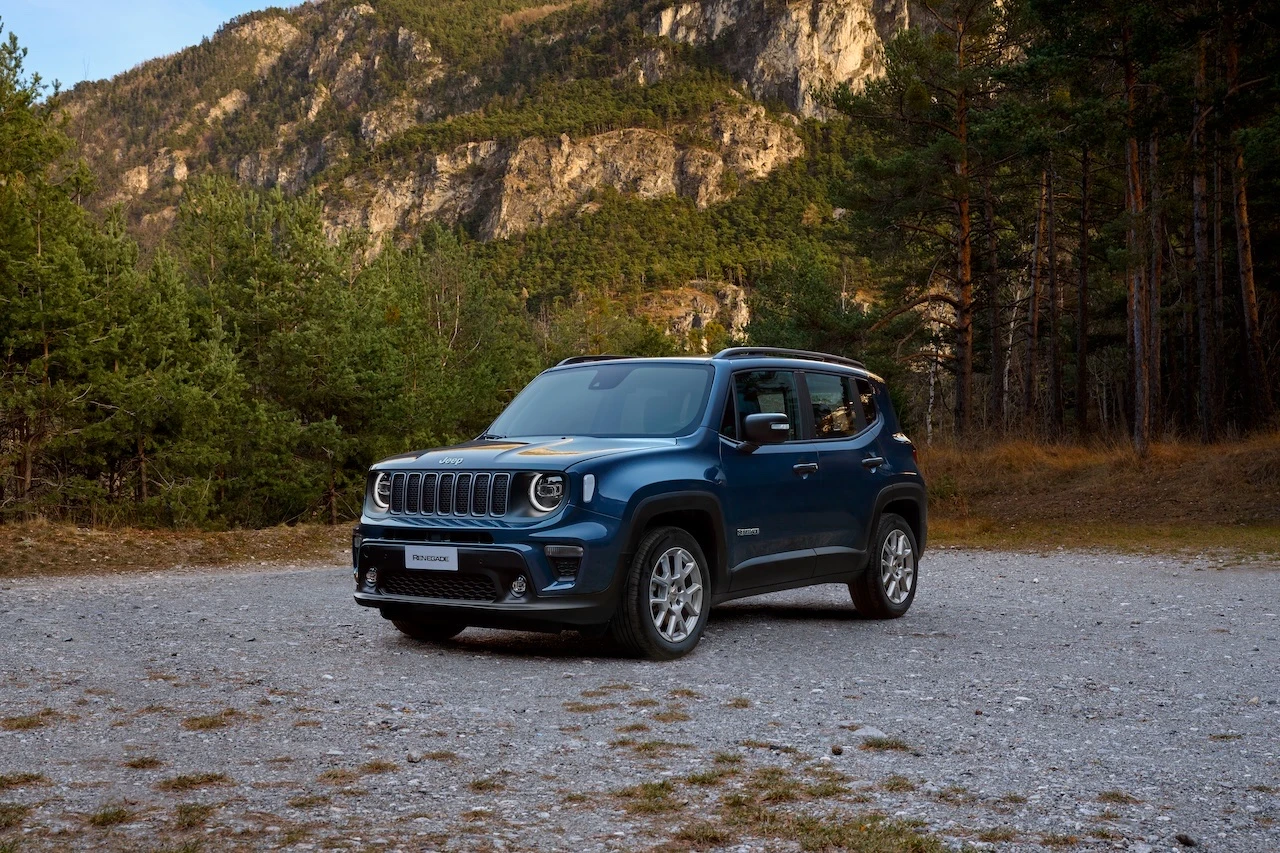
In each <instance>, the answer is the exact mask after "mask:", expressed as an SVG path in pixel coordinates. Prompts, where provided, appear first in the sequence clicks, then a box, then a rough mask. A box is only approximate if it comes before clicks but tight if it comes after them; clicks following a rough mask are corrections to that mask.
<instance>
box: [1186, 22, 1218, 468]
mask: <svg viewBox="0 0 1280 853" xmlns="http://www.w3.org/2000/svg"><path fill="white" fill-rule="evenodd" d="M1207 44H1208V39H1207V38H1206V37H1204V36H1201V37H1200V44H1199V47H1198V50H1197V57H1196V82H1195V98H1194V99H1193V100H1192V102H1191V167H1192V175H1191V218H1192V226H1191V230H1192V242H1193V244H1194V247H1195V275H1196V327H1197V338H1198V340H1199V344H1200V373H1199V382H1198V383H1197V385H1196V409H1197V416H1198V417H1197V422H1198V424H1199V428H1200V440H1201V441H1202V442H1204V443H1206V444H1207V443H1209V442H1211V441H1213V439H1214V437H1215V436H1216V435H1217V432H1218V430H1217V415H1218V406H1217V405H1215V402H1214V401H1215V399H1216V396H1217V395H1216V394H1215V393H1214V383H1215V377H1216V375H1217V366H1218V356H1217V341H1216V340H1215V339H1214V336H1215V330H1216V328H1217V319H1216V318H1215V317H1214V312H1213V299H1212V296H1211V294H1210V292H1209V206H1208V205H1209V201H1208V185H1207V180H1206V176H1205V160H1204V121H1203V120H1202V119H1201V117H1200V113H1201V110H1203V109H1204V97H1205V91H1206V89H1207V83H1206V66H1207V54H1208V49H1207Z"/></svg>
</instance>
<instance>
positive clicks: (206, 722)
mask: <svg viewBox="0 0 1280 853" xmlns="http://www.w3.org/2000/svg"><path fill="white" fill-rule="evenodd" d="M243 716H244V714H242V713H240V712H239V711H237V710H236V709H235V708H227V709H226V710H225V711H219V712H218V713H216V714H206V715H204V716H197V717H187V718H186V719H185V720H183V721H182V727H183V728H184V729H189V730H190V731H193V732H200V731H208V730H210V729H222V728H226V727H227V726H229V725H231V724H232V723H234V722H235V721H236V720H238V719H240V718H241V717H243Z"/></svg>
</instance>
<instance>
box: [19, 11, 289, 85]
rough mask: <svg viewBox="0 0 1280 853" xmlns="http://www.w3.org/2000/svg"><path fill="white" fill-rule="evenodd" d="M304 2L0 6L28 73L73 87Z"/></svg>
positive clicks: (117, 72) (46, 80)
mask: <svg viewBox="0 0 1280 853" xmlns="http://www.w3.org/2000/svg"><path fill="white" fill-rule="evenodd" d="M297 2H299V0H284V2H282V1H281V0H276V2H274V3H270V2H265V0H0V24H3V26H4V35H3V38H4V39H5V41H8V39H9V33H10V32H12V33H16V34H17V36H18V42H19V44H21V45H22V46H23V47H26V48H27V61H26V67H25V70H26V72H27V73H28V74H30V73H32V72H35V73H38V74H39V75H40V76H41V77H42V78H43V79H44V81H45V82H46V83H50V84H52V83H53V81H54V80H58V81H60V82H61V83H62V88H64V89H69V88H71V87H72V86H74V85H75V84H76V83H79V82H80V81H81V80H98V79H101V78H103V77H112V76H114V75H116V74H119V73H120V72H121V71H127V70H129V69H130V68H132V67H133V66H135V65H137V64H138V63H140V62H145V61H146V60H148V59H151V58H153V57H156V56H163V55H165V54H169V53H176V52H177V51H179V50H181V49H182V48H184V47H188V46H190V45H193V44H199V43H200V40H201V39H202V38H204V37H205V36H211V35H213V34H214V32H216V31H217V29H218V27H219V26H220V25H221V24H223V23H225V22H226V21H228V20H230V19H231V18H233V17H235V16H236V15H240V14H243V13H245V12H249V11H252V10H254V9H265V8H266V7H268V6H273V5H274V6H292V5H296V3H297Z"/></svg>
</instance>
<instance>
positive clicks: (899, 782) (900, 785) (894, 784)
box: [880, 773, 916, 794]
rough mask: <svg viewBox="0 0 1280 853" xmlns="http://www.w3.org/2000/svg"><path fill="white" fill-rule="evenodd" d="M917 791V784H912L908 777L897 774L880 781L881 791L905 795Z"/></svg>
mask: <svg viewBox="0 0 1280 853" xmlns="http://www.w3.org/2000/svg"><path fill="white" fill-rule="evenodd" d="M915 789H916V783H915V782H912V781H911V780H910V779H908V778H907V777H906V776H899V775H898V774H896V773H895V774H894V775H892V776H886V777H884V779H882V780H881V781H880V790H882V791H889V792H890V793H894V794H904V793H907V792H908V791H914V790H915Z"/></svg>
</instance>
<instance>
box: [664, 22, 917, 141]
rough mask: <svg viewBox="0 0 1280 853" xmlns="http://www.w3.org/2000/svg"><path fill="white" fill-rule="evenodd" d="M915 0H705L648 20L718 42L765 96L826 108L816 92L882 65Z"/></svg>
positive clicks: (816, 110)
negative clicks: (886, 45) (772, 0)
mask: <svg viewBox="0 0 1280 853" xmlns="http://www.w3.org/2000/svg"><path fill="white" fill-rule="evenodd" d="M910 6H911V4H910V2H909V0H791V2H782V3H776V4H775V3H765V2H760V0H703V2H691V3H680V4H677V5H675V6H670V7H668V8H666V9H664V10H662V11H661V12H659V13H658V14H657V15H656V16H655V17H654V18H653V19H651V20H650V21H649V24H648V27H647V30H648V32H650V33H651V34H653V35H656V36H662V37H665V38H669V39H671V40H673V41H676V42H681V43H683V44H691V45H698V46H708V45H714V46H716V47H717V48H718V53H719V54H720V55H721V56H722V57H723V61H724V62H725V64H726V65H727V66H728V67H729V68H730V70H732V71H733V72H734V73H735V74H738V75H740V76H741V77H742V79H743V80H744V81H745V82H746V84H747V86H748V87H749V88H750V90H751V94H752V95H753V96H754V97H755V98H756V99H757V100H761V101H782V102H783V103H786V104H787V105H788V106H790V107H791V108H792V109H793V110H795V111H796V112H798V113H800V114H801V115H804V116H816V115H822V113H823V110H822V107H821V105H820V103H819V101H818V99H817V97H816V96H817V95H818V93H819V92H821V90H822V89H824V88H826V87H829V86H832V85H834V84H840V83H849V84H851V85H853V86H855V87H856V86H859V85H861V84H863V83H865V81H867V80H868V79H871V78H874V77H877V76H879V75H880V74H882V73H883V72H884V65H883V62H882V58H881V54H882V48H883V44H884V42H885V41H886V40H888V39H889V38H891V37H892V36H893V34H894V33H897V32H898V31H900V30H902V29H903V28H905V27H907V26H908V25H909V24H910V23H911V9H910Z"/></svg>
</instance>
